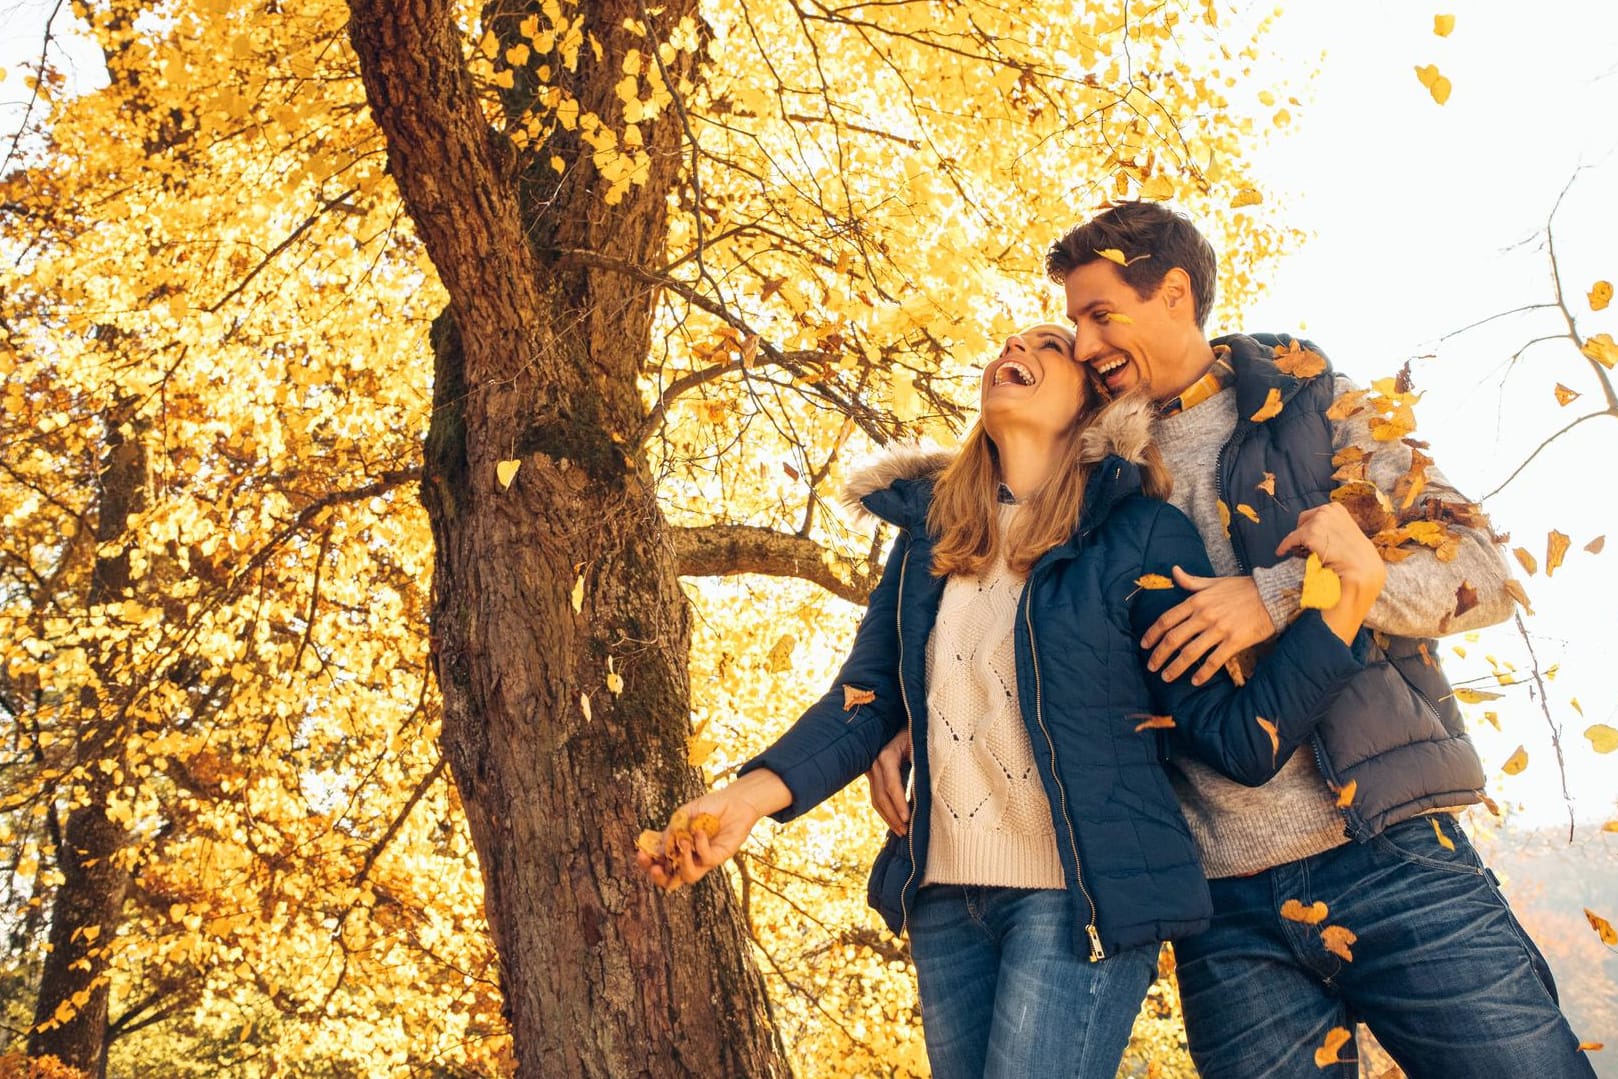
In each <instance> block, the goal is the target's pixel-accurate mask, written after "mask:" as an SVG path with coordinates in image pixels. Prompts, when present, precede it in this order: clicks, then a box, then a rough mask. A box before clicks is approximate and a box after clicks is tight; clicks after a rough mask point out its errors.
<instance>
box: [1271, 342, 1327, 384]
mask: <svg viewBox="0 0 1618 1079" xmlns="http://www.w3.org/2000/svg"><path fill="white" fill-rule="evenodd" d="M1275 366H1276V367H1279V368H1280V369H1281V373H1282V374H1287V375H1291V376H1292V377H1294V378H1314V377H1315V376H1316V375H1318V374H1320V373H1321V372H1322V371H1324V370H1325V369H1326V357H1324V356H1322V355H1321V354H1320V353H1318V352H1315V351H1313V350H1312V349H1307V348H1304V347H1303V346H1302V345H1300V344H1299V343H1298V342H1296V341H1294V342H1292V347H1291V348H1285V347H1283V346H1281V345H1276V346H1275Z"/></svg>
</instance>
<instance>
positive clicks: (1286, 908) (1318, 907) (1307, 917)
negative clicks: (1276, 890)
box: [1281, 899, 1330, 925]
mask: <svg viewBox="0 0 1618 1079" xmlns="http://www.w3.org/2000/svg"><path fill="white" fill-rule="evenodd" d="M1329 913H1330V911H1329V910H1328V909H1327V907H1326V904H1324V903H1322V902H1321V901H1320V900H1318V899H1317V900H1315V901H1314V902H1313V903H1310V904H1309V905H1308V906H1307V907H1306V906H1304V905H1303V904H1302V903H1300V902H1298V900H1296V899H1288V900H1287V901H1286V902H1285V903H1282V904H1281V917H1283V918H1285V919H1287V921H1289V922H1302V923H1303V924H1304V925H1319V924H1320V923H1321V922H1323V921H1325V920H1326V915H1327V914H1329Z"/></svg>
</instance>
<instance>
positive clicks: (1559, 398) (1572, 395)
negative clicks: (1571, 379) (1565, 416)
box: [1556, 382, 1583, 408]
mask: <svg viewBox="0 0 1618 1079" xmlns="http://www.w3.org/2000/svg"><path fill="white" fill-rule="evenodd" d="M1582 396H1583V394H1581V393H1579V391H1578V390H1570V389H1568V388H1567V387H1566V386H1564V385H1562V384H1561V383H1560V382H1558V383H1557V384H1556V403H1557V404H1559V405H1561V406H1562V407H1563V408H1566V407H1567V406H1568V405H1571V404H1572V403H1573V402H1574V401H1577V400H1578V399H1579V398H1580V397H1582Z"/></svg>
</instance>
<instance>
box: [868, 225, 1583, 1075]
mask: <svg viewBox="0 0 1618 1079" xmlns="http://www.w3.org/2000/svg"><path fill="white" fill-rule="evenodd" d="M1046 268H1047V270H1048V271H1049V273H1050V276H1051V278H1052V279H1053V280H1054V281H1056V282H1058V283H1060V284H1061V285H1062V286H1063V288H1064V290H1065V292H1066V298H1067V313H1068V317H1069V318H1070V319H1071V320H1072V321H1073V323H1074V327H1075V332H1076V341H1075V352H1074V355H1075V359H1077V360H1078V361H1079V362H1081V363H1084V364H1087V365H1088V366H1089V367H1090V370H1091V371H1092V372H1093V374H1094V375H1095V376H1096V377H1097V378H1098V379H1099V380H1100V381H1101V382H1103V383H1104V384H1105V385H1106V387H1107V389H1108V390H1109V391H1111V392H1112V393H1113V394H1115V395H1116V394H1119V393H1124V392H1127V391H1130V390H1135V389H1137V388H1138V389H1139V390H1140V391H1141V392H1145V393H1147V394H1149V395H1150V396H1151V397H1152V398H1153V399H1154V400H1155V401H1156V402H1157V403H1158V419H1157V421H1156V423H1155V425H1154V438H1155V440H1156V442H1157V444H1158V446H1159V448H1160V449H1161V451H1162V453H1163V456H1164V458H1165V461H1166V463H1167V464H1168V467H1169V470H1170V472H1171V474H1172V475H1173V477H1174V492H1173V495H1172V497H1171V500H1172V501H1173V503H1174V504H1175V505H1176V506H1178V507H1179V508H1180V509H1181V510H1183V511H1184V512H1185V513H1186V514H1187V515H1188V516H1189V517H1190V518H1191V519H1192V520H1193V521H1194V522H1196V524H1197V528H1198V531H1199V532H1200V533H1201V535H1202V538H1203V541H1204V543H1205V544H1206V546H1207V548H1208V555H1209V559H1210V561H1211V562H1212V564H1213V566H1214V567H1215V569H1216V570H1217V571H1218V572H1219V573H1221V574H1224V575H1225V576H1221V577H1216V578H1199V577H1192V576H1190V575H1187V574H1185V573H1183V572H1181V571H1178V570H1177V571H1176V574H1175V576H1176V579H1177V583H1178V584H1179V585H1180V586H1181V587H1182V588H1185V589H1187V590H1188V591H1190V592H1192V593H1193V595H1192V597H1191V598H1190V599H1189V600H1187V601H1186V602H1184V603H1181V604H1180V605H1179V606H1177V607H1175V608H1173V609H1172V610H1170V611H1169V612H1168V613H1167V614H1165V615H1164V616H1163V617H1162V618H1161V619H1159V620H1158V622H1157V623H1156V624H1155V625H1153V626H1152V628H1151V629H1150V630H1149V631H1148V632H1147V634H1146V637H1145V639H1144V640H1143V641H1142V646H1143V647H1145V648H1150V649H1152V655H1151V658H1150V660H1149V661H1148V666H1150V667H1151V668H1152V669H1153V670H1157V671H1159V673H1160V674H1161V675H1162V677H1164V678H1165V679H1168V680H1173V679H1176V678H1180V677H1187V676H1189V677H1191V678H1192V680H1193V681H1194V682H1197V683H1199V684H1200V683H1201V682H1203V681H1206V680H1207V679H1208V678H1210V677H1213V676H1214V675H1215V674H1217V673H1218V672H1219V671H1220V670H1221V669H1222V668H1225V667H1226V664H1227V663H1228V662H1229V661H1231V660H1233V659H1237V658H1238V657H1240V655H1241V654H1242V653H1243V652H1244V651H1245V650H1246V649H1248V648H1250V647H1253V646H1255V645H1261V644H1262V643H1263V642H1265V641H1267V640H1269V639H1270V638H1271V637H1273V636H1274V634H1275V633H1276V632H1277V630H1278V628H1280V627H1283V626H1285V625H1286V624H1287V622H1288V621H1290V620H1291V618H1292V617H1293V616H1295V615H1296V614H1297V612H1298V610H1299V600H1300V592H1301V589H1302V584H1303V577H1304V566H1303V563H1302V560H1300V559H1293V558H1278V557H1277V556H1276V554H1275V550H1276V545H1277V542H1278V540H1279V539H1280V538H1281V537H1282V536H1284V535H1285V534H1286V533H1287V532H1288V531H1289V530H1290V529H1292V528H1293V527H1294V525H1295V522H1296V518H1297V515H1298V513H1299V512H1300V511H1302V510H1305V509H1308V508H1310V507H1312V506H1317V505H1321V504H1324V503H1326V502H1328V501H1331V500H1332V494H1333V491H1334V490H1337V489H1338V488H1339V487H1346V488H1348V493H1351V494H1354V495H1355V496H1356V497H1354V498H1352V499H1349V500H1348V501H1347V502H1346V503H1345V504H1348V505H1352V506H1353V507H1354V512H1355V514H1356V517H1357V518H1358V519H1360V520H1361V522H1362V524H1363V525H1364V526H1365V527H1367V529H1368V530H1375V531H1382V530H1384V529H1389V528H1394V527H1397V526H1399V525H1407V524H1410V523H1411V522H1419V525H1418V527H1416V528H1413V529H1406V536H1407V537H1409V538H1408V539H1407V540H1406V542H1403V543H1401V544H1400V545H1399V546H1398V547H1397V548H1396V549H1394V550H1392V551H1390V555H1389V557H1390V564H1389V566H1388V574H1387V583H1386V585H1385V587H1384V588H1383V591H1382V595H1381V597H1380V598H1379V599H1378V601H1377V603H1376V605H1375V606H1373V608H1372V609H1371V613H1370V615H1369V617H1367V619H1366V625H1367V627H1369V628H1371V629H1373V630H1375V631H1377V643H1378V645H1379V654H1378V655H1377V656H1376V657H1375V658H1374V660H1373V662H1371V663H1370V664H1368V665H1367V669H1366V670H1365V671H1364V672H1363V673H1362V674H1361V675H1359V676H1357V677H1356V679H1355V681H1354V682H1353V683H1351V684H1350V686H1349V687H1348V688H1347V689H1345V691H1344V692H1343V693H1342V695H1341V696H1340V698H1339V700H1338V702H1337V703H1336V705H1335V706H1334V707H1333V709H1332V710H1331V712H1330V713H1329V714H1328V716H1327V717H1326V719H1325V720H1324V721H1323V722H1322V723H1321V724H1320V726H1319V728H1318V729H1317V733H1316V735H1315V736H1314V738H1313V739H1312V745H1311V747H1310V748H1311V752H1307V753H1306V752H1299V753H1296V754H1295V755H1294V756H1293V757H1292V759H1291V760H1290V761H1288V762H1287V764H1286V766H1285V767H1284V768H1283V769H1282V770H1281V772H1280V773H1279V774H1278V775H1277V776H1276V777H1275V778H1274V779H1273V780H1271V781H1270V782H1269V783H1267V784H1265V785H1264V786H1263V787H1260V788H1256V789H1255V788H1247V787H1243V786H1241V785H1239V784H1236V783H1233V782H1231V781H1229V780H1226V779H1224V778H1223V777H1221V776H1219V775H1218V774H1217V773H1215V772H1213V771H1212V770H1211V769H1209V768H1207V767H1205V766H1203V765H1201V764H1199V763H1198V762H1196V761H1193V760H1189V759H1184V758H1181V757H1175V758H1173V760H1172V761H1171V775H1172V778H1173V780H1174V783H1175V787H1176V792H1177V793H1178V795H1179V797H1180V801H1181V805H1182V808H1183V809H1184V811H1185V815H1186V819H1187V821H1188V822H1189V823H1190V825H1191V830H1192V833H1193V835H1194V836H1195V838H1196V839H1197V842H1198V846H1199V848H1200V851H1201V854H1202V860H1203V867H1204V870H1205V872H1206V873H1207V875H1208V877H1209V880H1210V885H1211V888H1212V892H1213V899H1214V911H1215V914H1214V922H1213V926H1212V928H1211V929H1210V930H1209V931H1208V932H1206V933H1204V934H1202V935H1201V936H1197V937H1193V938H1190V939H1187V940H1184V941H1182V942H1180V943H1179V944H1178V945H1177V947H1176V954H1177V959H1178V972H1179V980H1180V992H1181V1000H1182V1004H1183V1007H1184V1013H1185V1021H1186V1030H1187V1036H1188V1039H1189V1042H1190V1047H1191V1054H1192V1057H1193V1059H1194V1060H1195V1062H1196V1064H1197V1068H1198V1070H1199V1071H1200V1073H1201V1074H1202V1075H1203V1077H1204V1079H1290V1077H1293V1076H1296V1077H1299V1079H1303V1077H1314V1076H1320V1075H1339V1076H1353V1075H1355V1074H1356V1071H1357V1068H1356V1065H1355V1064H1354V1063H1353V1061H1354V1057H1355V1053H1354V1052H1353V1046H1352V1044H1349V1045H1346V1046H1343V1047H1342V1048H1341V1049H1339V1050H1338V1052H1337V1055H1338V1056H1339V1057H1341V1058H1346V1063H1337V1064H1329V1065H1327V1067H1326V1068H1325V1069H1324V1070H1323V1069H1322V1068H1321V1067H1318V1066H1317V1065H1316V1063H1315V1050H1316V1049H1317V1048H1320V1047H1322V1046H1327V1047H1328V1049H1329V1048H1330V1046H1328V1038H1329V1036H1330V1034H1331V1032H1332V1030H1333V1029H1334V1028H1346V1029H1348V1030H1352V1029H1353V1024H1354V1022H1355V1021H1361V1022H1364V1023H1366V1024H1367V1025H1368V1026H1369V1027H1370V1028H1371V1030H1372V1031H1373V1032H1374V1033H1375V1034H1376V1036H1377V1038H1378V1039H1379V1040H1380V1041H1381V1042H1382V1043H1383V1045H1384V1046H1385V1047H1386V1048H1387V1049H1388V1051H1389V1052H1390V1053H1391V1054H1392V1055H1393V1056H1394V1058H1395V1059H1396V1060H1398V1061H1399V1063H1400V1064H1401V1065H1402V1066H1403V1067H1404V1068H1405V1070H1406V1071H1407V1073H1408V1074H1409V1075H1410V1076H1411V1077H1412V1079H1440V1077H1442V1079H1466V1077H1478V1079H1482V1077H1508V1076H1520V1075H1533V1076H1558V1077H1561V1076H1569V1077H1572V1076H1582V1077H1590V1076H1593V1075H1594V1072H1593V1070H1592V1069H1591V1067H1590V1064H1589V1062H1588V1060H1587V1059H1586V1057H1585V1056H1584V1054H1583V1053H1582V1052H1581V1051H1580V1050H1579V1048H1578V1040H1577V1038H1575V1037H1574V1035H1573V1033H1572V1031H1571V1030H1570V1029H1569V1027H1568V1024H1567V1022H1566V1020H1565V1019H1564V1018H1563V1016H1562V1015H1561V1012H1560V1010H1559V1009H1558V1007H1557V1003H1556V995H1555V993H1556V991H1555V986H1554V983H1553V982H1552V980H1551V976H1550V971H1549V970H1548V969H1547V968H1546V966H1545V963H1544V960H1543V958H1542V957H1541V956H1540V954H1539V952H1538V951H1537V949H1536V948H1535V947H1534V945H1533V942H1532V941H1530V940H1529V938H1528V936H1527V934H1526V933H1525V932H1524V931H1523V929H1522V927H1521V926H1520V925H1519V924H1518V922H1517V920H1516V918H1515V917H1514V916H1513V915H1512V913H1511V910H1510V908H1509V907H1508V906H1507V904H1506V901H1505V898H1504V897H1503V896H1502V895H1501V893H1500V891H1499V887H1498V883H1497V881H1496V879H1495V877H1494V875H1493V874H1492V873H1491V872H1490V871H1489V870H1488V869H1487V868H1485V867H1484V866H1483V864H1482V863H1481V861H1479V859H1478V857H1477V854H1476V853H1475V851H1473V849H1472V847H1471V845H1470V843H1469V842H1468V840H1467V838H1466V835H1465V833H1464V832H1463V831H1462V829H1461V827H1460V824H1459V822H1458V821H1457V820H1456V819H1455V817H1454V816H1453V815H1452V814H1450V813H1448V812H1444V810H1453V809H1457V808H1460V807H1463V806H1466V805H1470V804H1472V803H1475V802H1477V801H1480V800H1481V799H1482V797H1483V790H1482V788H1483V785H1484V776H1483V769H1482V766H1481V764H1480V763H1479V761H1478V757H1477V753H1476V751H1475V750H1474V749H1473V748H1472V745H1471V742H1470V741H1469V740H1468V739H1467V737H1466V734H1465V732H1464V728H1463V726H1462V722H1461V718H1460V715H1459V713H1458V711H1457V709H1456V706H1455V703H1454V699H1453V695H1452V692H1451V690H1450V688H1449V685H1448V683H1447V681H1445V679H1444V676H1443V673H1442V671H1441V670H1440V669H1439V667H1438V657H1437V655H1436V654H1435V653H1436V649H1435V648H1433V647H1432V646H1431V645H1430V643H1429V642H1427V641H1426V640H1424V639H1423V638H1429V637H1433V636H1437V635H1439V634H1442V633H1449V632H1456V631H1461V630H1467V629H1473V628H1476V627H1478V626H1484V625H1489V624H1492V623H1494V622H1499V621H1502V620H1503V619H1505V618H1506V617H1508V616H1509V614H1510V611H1511V602H1512V601H1511V599H1510V596H1509V594H1508V593H1507V592H1506V589H1505V585H1506V582H1507V580H1508V574H1507V570H1506V568H1505V564H1504V561H1503V559H1502V558H1501V556H1500V553H1499V551H1498V549H1497V548H1496V547H1495V545H1494V543H1493V539H1492V536H1491V535H1490V533H1489V531H1488V526H1487V524H1486V522H1484V520H1483V518H1482V515H1481V514H1480V513H1479V512H1478V511H1477V509H1476V507H1475V506H1472V505H1470V504H1469V503H1467V502H1466V500H1465V499H1464V498H1462V497H1461V496H1460V495H1459V494H1457V493H1456V492H1455V491H1454V490H1453V488H1451V487H1450V486H1449V485H1448V484H1447V482H1446V481H1445V480H1444V479H1443V477H1442V476H1441V475H1440V474H1439V473H1438V472H1437V470H1436V469H1434V468H1432V467H1431V466H1430V461H1429V460H1428V459H1427V458H1426V457H1425V456H1424V455H1422V454H1421V453H1420V452H1419V450H1420V446H1421V444H1419V443H1418V444H1416V445H1414V446H1413V445H1411V444H1410V443H1409V442H1408V441H1405V440H1404V439H1403V438H1402V437H1401V436H1402V435H1403V434H1405V433H1407V430H1406V427H1407V425H1405V426H1401V424H1400V420H1401V419H1402V418H1403V416H1402V415H1401V413H1402V410H1403V408H1404V405H1405V403H1404V402H1402V401H1401V400H1400V399H1399V398H1398V397H1397V395H1394V396H1392V397H1387V396H1383V397H1381V398H1366V397H1363V396H1356V395H1355V394H1354V393H1353V390H1354V387H1353V386H1352V385H1351V384H1350V383H1348V381H1347V380H1346V379H1342V378H1340V377H1338V376H1335V375H1334V374H1333V372H1332V371H1331V369H1330V366H1329V364H1327V363H1326V362H1325V360H1324V357H1322V356H1320V355H1319V353H1318V352H1317V351H1316V350H1315V349H1314V348H1313V346H1312V345H1310V344H1309V343H1308V342H1297V341H1294V340H1292V339H1291V338H1288V337H1285V336H1279V337H1271V336H1264V335H1260V336H1256V337H1255V336H1246V335H1232V336H1230V337H1224V338H1219V339H1216V340H1214V341H1209V340H1208V339H1207V338H1206V336H1205V335H1204V332H1203V323H1204V321H1205V320H1206V318H1207V314H1208V310H1209V308H1210V307H1211V306H1212V302H1213V295H1214V284H1215V257H1214V253H1213V250H1212V248H1211V247H1210V246H1209V244H1208V242H1207V241H1206V240H1205V239H1204V238H1203V237H1202V236H1201V234H1200V233H1198V232H1197V231H1196V229H1195V228H1194V227H1193V226H1192V225H1191V224H1190V222H1188V221H1187V220H1186V219H1184V218H1183V217H1180V216H1179V215H1177V214H1174V213H1173V212H1171V211H1169V210H1167V209H1166V208H1164V207H1162V206H1160V205H1157V204H1153V203H1126V204H1123V205H1119V206H1116V207H1114V208H1112V209H1110V210H1108V211H1106V212H1105V213H1103V214H1101V215H1099V216H1098V217H1096V218H1095V219H1093V220H1091V221H1089V222H1087V223H1086V224H1084V225H1081V226H1079V227H1077V228H1075V229H1073V230H1072V231H1070V232H1069V233H1068V234H1067V235H1065V236H1063V237H1062V238H1061V239H1060V240H1059V241H1057V242H1056V243H1055V244H1054V245H1053V246H1052V248H1051V250H1050V252H1049V254H1048V257H1047V261H1046ZM1339 401H1341V403H1338V402H1339ZM1334 404H1336V407H1335V408H1334V407H1333V406H1334ZM1379 406H1380V407H1379ZM1373 431H1374V433H1373ZM1377 436H1380V437H1377ZM1372 488H1375V489H1376V490H1375V491H1374V490H1372ZM1376 491H1380V492H1381V494H1382V496H1383V498H1378V497H1377V496H1376ZM1394 559H1397V560H1394ZM907 750H908V747H906V746H903V745H900V744H894V745H890V747H889V748H888V750H886V751H884V755H883V757H882V758H881V759H879V760H878V762H877V765H876V766H875V767H873V769H872V772H871V777H870V778H871V782H872V791H873V801H874V802H875V803H876V804H877V807H878V809H879V811H881V812H882V814H883V816H884V817H885V818H886V819H887V820H888V821H889V823H890V824H894V825H895V827H896V828H897V829H899V830H901V831H902V829H903V827H904V824H905V811H904V810H905V807H904V805H903V800H902V794H901V795H899V796H898V797H897V798H896V792H898V791H899V790H900V788H899V787H898V785H897V783H898V780H897V777H898V767H899V762H900V759H901V757H902V756H903V755H904V754H905V753H906V752H907ZM1339 1037H1340V1036H1339ZM1324 1056H1325V1057H1329V1056H1331V1053H1330V1052H1329V1051H1328V1052H1326V1053H1325V1054H1324ZM1333 1069H1335V1070H1333Z"/></svg>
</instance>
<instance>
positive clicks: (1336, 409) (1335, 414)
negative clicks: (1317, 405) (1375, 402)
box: [1326, 390, 1371, 420]
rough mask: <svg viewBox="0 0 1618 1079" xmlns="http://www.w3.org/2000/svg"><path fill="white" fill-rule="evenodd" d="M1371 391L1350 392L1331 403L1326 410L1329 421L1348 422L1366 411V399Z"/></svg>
mask: <svg viewBox="0 0 1618 1079" xmlns="http://www.w3.org/2000/svg"><path fill="white" fill-rule="evenodd" d="M1370 392H1371V391H1369V390H1349V391H1348V392H1347V393H1345V394H1343V395H1342V396H1340V397H1338V398H1337V400H1335V401H1333V402H1332V403H1331V407H1330V408H1328V409H1327V410H1326V418H1327V419H1328V420H1346V419H1348V418H1349V417H1350V416H1355V415H1358V414H1359V413H1361V412H1364V411H1365V398H1366V396H1367V395H1368V394H1369V393H1370Z"/></svg>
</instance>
